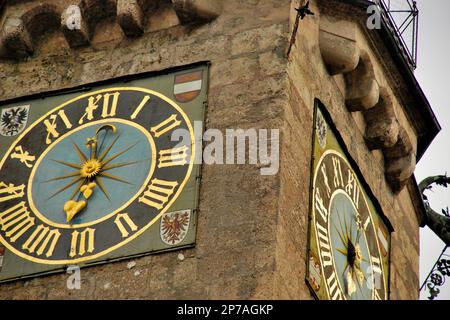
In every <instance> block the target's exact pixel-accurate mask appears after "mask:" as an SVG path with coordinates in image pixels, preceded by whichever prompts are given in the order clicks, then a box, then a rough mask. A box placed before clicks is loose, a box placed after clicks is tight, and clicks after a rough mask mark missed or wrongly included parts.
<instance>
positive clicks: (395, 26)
mask: <svg viewBox="0 0 450 320" xmlns="http://www.w3.org/2000/svg"><path fill="white" fill-rule="evenodd" d="M373 2H374V3H376V4H377V5H378V6H379V7H380V8H381V9H382V16H383V17H384V18H385V19H386V20H388V22H389V23H388V25H389V26H390V27H391V28H392V31H393V32H394V34H395V35H396V36H397V37H398V39H399V41H400V42H401V45H402V46H403V48H404V51H405V54H406V57H407V58H408V60H409V63H410V65H411V67H412V68H413V69H415V68H416V67H417V39H418V36H419V10H418V8H417V2H416V1H415V0H373Z"/></svg>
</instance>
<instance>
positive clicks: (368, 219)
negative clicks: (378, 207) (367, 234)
mask: <svg viewBox="0 0 450 320" xmlns="http://www.w3.org/2000/svg"><path fill="white" fill-rule="evenodd" d="M370 222H371V220H370V216H369V217H367V219H366V221H365V222H364V225H363V229H364V230H367V227H368V226H369V224H370Z"/></svg>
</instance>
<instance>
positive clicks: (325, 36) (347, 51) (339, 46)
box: [319, 29, 360, 75]
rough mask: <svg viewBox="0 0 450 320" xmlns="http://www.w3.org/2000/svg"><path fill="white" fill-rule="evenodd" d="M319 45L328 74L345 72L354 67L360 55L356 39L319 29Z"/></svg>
mask: <svg viewBox="0 0 450 320" xmlns="http://www.w3.org/2000/svg"><path fill="white" fill-rule="evenodd" d="M319 46H320V53H321V55H322V58H323V60H324V62H325V65H326V66H327V69H328V72H329V74H330V75H337V74H341V73H347V72H350V71H353V70H355V69H356V67H357V65H358V62H359V57H360V51H359V48H358V46H357V44H356V41H354V40H350V39H348V38H345V37H342V36H339V35H335V34H333V33H330V32H328V31H325V30H322V29H321V30H320V34H319Z"/></svg>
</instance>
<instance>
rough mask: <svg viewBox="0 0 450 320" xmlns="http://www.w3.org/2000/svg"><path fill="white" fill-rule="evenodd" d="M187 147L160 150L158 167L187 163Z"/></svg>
mask: <svg viewBox="0 0 450 320" xmlns="http://www.w3.org/2000/svg"><path fill="white" fill-rule="evenodd" d="M187 151H188V147H186V146H182V147H179V148H173V149H168V150H161V151H160V152H159V163H158V168H165V167H174V166H184V165H185V164H186V163H188V161H187V158H188V154H187Z"/></svg>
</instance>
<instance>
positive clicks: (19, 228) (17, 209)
mask: <svg viewBox="0 0 450 320" xmlns="http://www.w3.org/2000/svg"><path fill="white" fill-rule="evenodd" d="M0 225H1V229H2V231H5V235H6V236H7V237H8V238H10V241H11V242H15V241H16V240H17V239H18V238H19V237H20V236H22V235H23V234H24V233H25V232H27V230H28V229H30V228H31V227H32V226H33V225H34V218H31V217H30V212H29V211H28V208H27V207H26V206H25V202H24V201H22V202H20V203H19V204H17V205H15V206H13V207H11V208H9V209H6V210H5V211H3V212H1V213H0Z"/></svg>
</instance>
